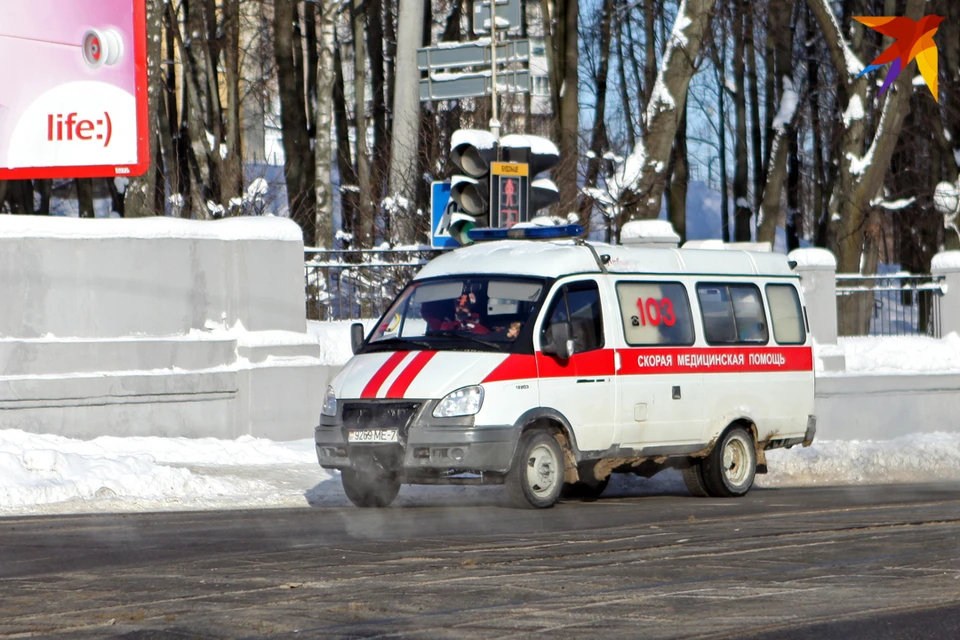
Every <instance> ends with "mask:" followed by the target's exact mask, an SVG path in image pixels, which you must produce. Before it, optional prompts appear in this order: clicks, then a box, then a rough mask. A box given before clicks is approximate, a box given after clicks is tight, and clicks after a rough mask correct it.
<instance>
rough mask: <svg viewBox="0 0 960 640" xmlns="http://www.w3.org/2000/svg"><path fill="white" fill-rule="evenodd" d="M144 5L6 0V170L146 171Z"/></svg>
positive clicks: (2, 7) (25, 173) (0, 161)
mask: <svg viewBox="0 0 960 640" xmlns="http://www.w3.org/2000/svg"><path fill="white" fill-rule="evenodd" d="M145 5H146V3H145V2H144V1H143V0H97V1H96V2H89V1H88V0H29V2H25V1H24V0H0V60H3V61H4V62H3V64H2V65H0V180H13V179H24V178H95V177H117V176H136V175H141V174H143V173H145V172H146V170H147V168H148V167H149V164H150V142H149V121H148V120H149V118H148V110H147V41H146V38H147V35H146V6H145Z"/></svg>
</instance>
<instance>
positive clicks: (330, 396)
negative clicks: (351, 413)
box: [314, 385, 337, 417]
mask: <svg viewBox="0 0 960 640" xmlns="http://www.w3.org/2000/svg"><path fill="white" fill-rule="evenodd" d="M314 406H316V405H314ZM320 413H322V414H323V415H325V416H331V417H336V415H337V396H336V395H335V394H334V393H333V387H331V386H329V385H328V386H327V392H326V393H325V394H324V395H323V409H321V410H320Z"/></svg>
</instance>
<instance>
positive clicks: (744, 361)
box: [483, 347, 813, 382]
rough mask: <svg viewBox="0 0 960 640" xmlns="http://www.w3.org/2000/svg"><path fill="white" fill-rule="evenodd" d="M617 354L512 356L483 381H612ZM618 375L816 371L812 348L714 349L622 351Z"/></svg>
mask: <svg viewBox="0 0 960 640" xmlns="http://www.w3.org/2000/svg"><path fill="white" fill-rule="evenodd" d="M614 358H615V356H614V350H613V349H598V350H597V351H588V352H587V353H578V354H576V355H574V356H573V357H572V358H570V359H569V360H568V361H566V362H564V361H562V360H559V359H557V358H554V357H552V356H547V355H544V354H542V353H538V354H537V355H536V359H534V357H533V356H529V355H516V354H515V355H511V356H509V357H508V358H507V359H506V360H504V361H503V363H501V364H500V366H498V367H497V368H496V369H494V370H493V371H492V372H491V373H490V375H488V376H487V377H486V378H484V380H483V382H503V381H507V380H524V379H531V378H536V377H537V372H538V369H539V377H541V378H564V377H571V378H572V377H577V378H583V377H592V376H595V377H606V376H612V375H614V367H615V363H614ZM620 360H621V365H620V371H618V372H617V374H618V375H625V376H631V375H632V376H636V375H658V374H666V373H771V372H777V371H780V372H789V371H813V349H812V348H810V347H728V348H725V347H713V348H707V349H702V348H691V347H676V348H667V349H663V348H644V349H620Z"/></svg>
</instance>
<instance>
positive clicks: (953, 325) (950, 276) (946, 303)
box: [930, 251, 960, 335]
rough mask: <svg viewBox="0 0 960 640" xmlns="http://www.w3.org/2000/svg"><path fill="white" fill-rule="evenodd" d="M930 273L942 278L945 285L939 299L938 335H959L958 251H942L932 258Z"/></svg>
mask: <svg viewBox="0 0 960 640" xmlns="http://www.w3.org/2000/svg"><path fill="white" fill-rule="evenodd" d="M930 273H931V274H932V275H934V276H943V278H944V284H945V285H946V291H945V292H944V294H943V297H942V298H940V333H941V335H947V334H948V333H956V334H960V251H944V252H942V253H938V254H937V255H935V256H933V261H932V262H931V263H930Z"/></svg>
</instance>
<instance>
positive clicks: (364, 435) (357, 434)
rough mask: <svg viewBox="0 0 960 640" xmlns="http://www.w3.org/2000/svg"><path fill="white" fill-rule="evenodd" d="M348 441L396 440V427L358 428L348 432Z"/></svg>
mask: <svg viewBox="0 0 960 640" xmlns="http://www.w3.org/2000/svg"><path fill="white" fill-rule="evenodd" d="M347 441H348V442H396V441H397V430H396V429H358V430H356V431H354V430H351V431H350V432H349V433H348V434H347Z"/></svg>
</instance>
